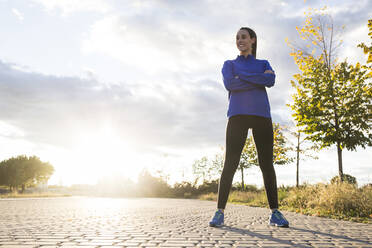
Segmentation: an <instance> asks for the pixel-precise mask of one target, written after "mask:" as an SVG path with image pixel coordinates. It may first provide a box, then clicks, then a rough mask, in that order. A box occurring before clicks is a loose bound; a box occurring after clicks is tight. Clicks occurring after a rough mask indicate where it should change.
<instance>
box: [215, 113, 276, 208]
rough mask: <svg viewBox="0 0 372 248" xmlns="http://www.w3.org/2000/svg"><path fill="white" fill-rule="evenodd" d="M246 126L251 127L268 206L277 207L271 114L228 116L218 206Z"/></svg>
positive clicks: (223, 201) (226, 193)
mask: <svg viewBox="0 0 372 248" xmlns="http://www.w3.org/2000/svg"><path fill="white" fill-rule="evenodd" d="M249 128H252V133H253V138H254V142H255V144H256V150H257V155H258V162H259V165H260V168H261V172H262V175H263V180H264V184H265V189H266V196H267V199H268V202H269V206H270V208H271V209H272V208H278V190H277V185H276V175H275V170H274V166H273V142H274V137H273V125H272V122H271V118H266V117H262V116H256V115H234V116H231V117H230V118H229V120H228V123H227V128H226V155H225V163H224V167H223V170H222V174H221V178H220V182H219V185H218V204H217V207H218V208H222V209H225V207H226V202H227V199H228V197H229V192H230V188H231V184H232V181H233V178H234V174H235V171H236V169H237V168H238V165H239V161H240V156H241V153H242V150H243V147H244V144H245V141H246V139H247V134H248V129H249Z"/></svg>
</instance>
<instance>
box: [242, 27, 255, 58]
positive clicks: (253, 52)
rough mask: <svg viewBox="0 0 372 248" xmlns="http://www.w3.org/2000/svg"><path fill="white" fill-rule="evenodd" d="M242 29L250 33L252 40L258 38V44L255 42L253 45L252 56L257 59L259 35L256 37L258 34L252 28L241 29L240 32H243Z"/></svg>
mask: <svg viewBox="0 0 372 248" xmlns="http://www.w3.org/2000/svg"><path fill="white" fill-rule="evenodd" d="M242 29H243V30H247V31H248V33H249V36H250V37H251V39H252V38H253V37H254V38H256V42H255V43H254V44H252V55H253V57H254V58H256V51H257V35H256V33H255V32H254V31H253V30H252V29H250V28H248V27H241V28H240V30H242Z"/></svg>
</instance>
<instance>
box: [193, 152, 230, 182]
mask: <svg viewBox="0 0 372 248" xmlns="http://www.w3.org/2000/svg"><path fill="white" fill-rule="evenodd" d="M221 150H223V148H222V147H221ZM223 164H224V153H216V154H215V155H214V158H213V159H212V160H210V159H208V158H207V157H206V156H204V157H202V158H201V159H199V160H195V162H194V164H193V165H192V171H193V174H194V175H195V176H196V180H195V185H196V184H197V181H198V180H199V179H202V182H203V183H204V182H205V181H211V180H213V179H215V178H216V177H218V176H219V175H220V174H221V172H222V168H223Z"/></svg>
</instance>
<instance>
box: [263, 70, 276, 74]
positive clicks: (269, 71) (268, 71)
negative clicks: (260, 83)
mask: <svg viewBox="0 0 372 248" xmlns="http://www.w3.org/2000/svg"><path fill="white" fill-rule="evenodd" d="M264 73H272V74H275V72H273V71H272V70H266V71H264Z"/></svg>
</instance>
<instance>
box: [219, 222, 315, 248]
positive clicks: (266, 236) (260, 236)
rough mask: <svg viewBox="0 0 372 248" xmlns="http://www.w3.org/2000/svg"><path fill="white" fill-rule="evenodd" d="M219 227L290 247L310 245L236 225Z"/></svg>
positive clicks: (302, 247)
mask: <svg viewBox="0 0 372 248" xmlns="http://www.w3.org/2000/svg"><path fill="white" fill-rule="evenodd" d="M289 228H291V227H289ZM289 228H285V229H289ZM220 229H223V230H226V231H231V232H236V233H239V234H244V235H249V236H252V237H257V238H260V239H266V240H270V241H274V242H277V243H280V244H285V245H288V246H291V247H299V248H309V247H311V246H304V245H301V244H294V243H292V242H291V241H288V240H282V239H278V238H274V237H272V236H271V235H265V234H261V233H256V232H252V231H249V230H247V229H242V228H237V227H231V226H226V225H224V226H222V227H220Z"/></svg>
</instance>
